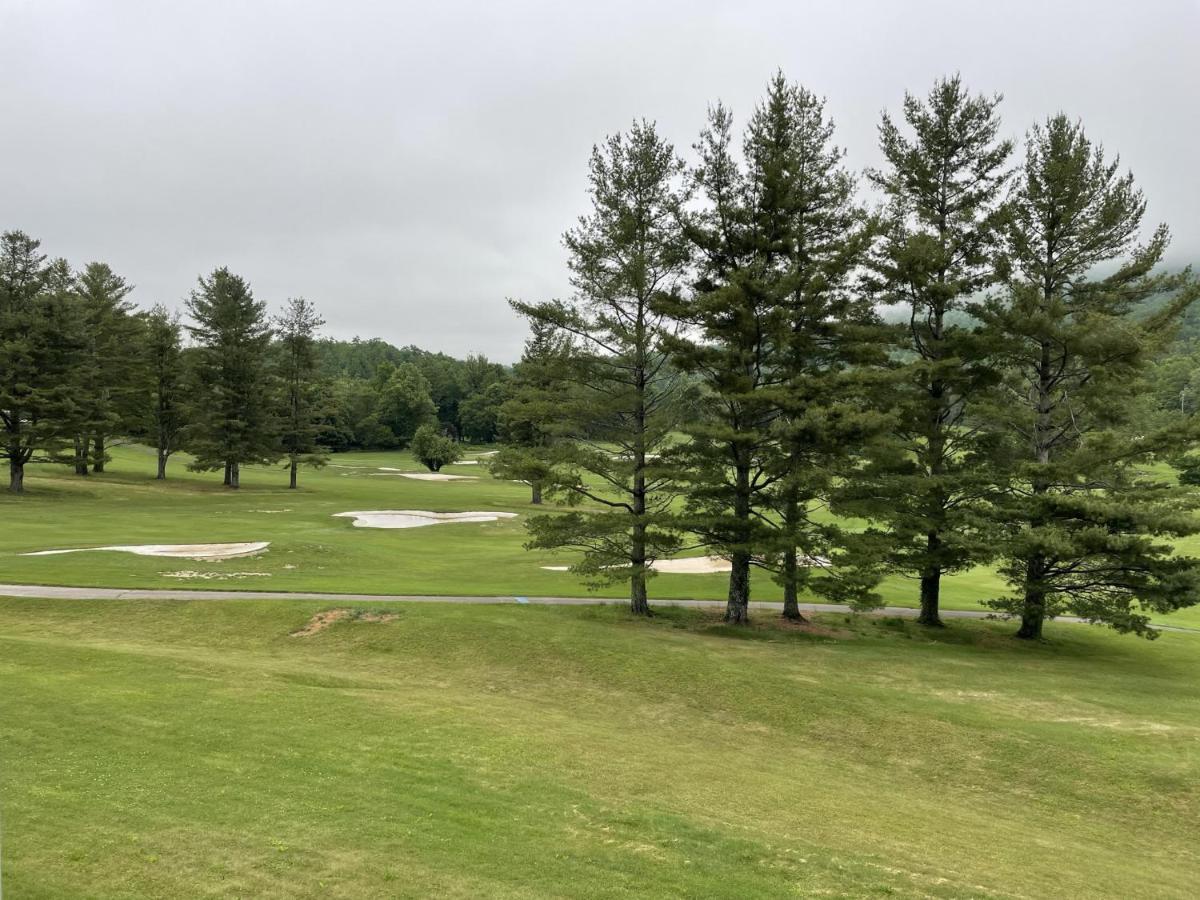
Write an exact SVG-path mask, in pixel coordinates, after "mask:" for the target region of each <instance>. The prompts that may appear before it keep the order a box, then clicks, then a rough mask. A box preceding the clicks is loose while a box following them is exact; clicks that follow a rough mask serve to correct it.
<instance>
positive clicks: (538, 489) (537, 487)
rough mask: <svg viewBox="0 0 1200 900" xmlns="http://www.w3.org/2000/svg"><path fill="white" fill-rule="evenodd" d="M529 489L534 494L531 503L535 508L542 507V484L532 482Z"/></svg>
mask: <svg viewBox="0 0 1200 900" xmlns="http://www.w3.org/2000/svg"><path fill="white" fill-rule="evenodd" d="M529 488H530V490H531V491H532V493H533V497H532V499H530V501H529V502H530V503H532V504H533V505H534V506H541V505H542V483H541V482H540V481H533V482H530V484H529Z"/></svg>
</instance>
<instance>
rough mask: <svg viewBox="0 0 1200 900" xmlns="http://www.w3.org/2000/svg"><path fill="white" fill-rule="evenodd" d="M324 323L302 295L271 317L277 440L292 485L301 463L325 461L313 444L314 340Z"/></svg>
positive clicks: (316, 406)
mask: <svg viewBox="0 0 1200 900" xmlns="http://www.w3.org/2000/svg"><path fill="white" fill-rule="evenodd" d="M324 324H325V320H324V319H322V318H321V317H320V316H319V315H318V314H317V310H316V307H315V306H313V304H312V303H311V302H310V301H308V300H306V299H304V298H303V297H295V298H292V299H291V300H288V304H287V307H286V309H285V310H284V313H283V315H282V316H280V317H279V318H277V319H276V320H275V330H276V334H277V336H278V341H279V356H280V364H279V377H280V380H281V381H282V385H283V414H282V416H281V420H282V426H281V430H280V442H281V445H282V447H283V451H284V453H285V454H286V456H287V466H288V487H289V488H293V489H294V488H295V487H296V484H297V470H298V469H299V467H300V464H301V463H304V464H306V465H310V466H323V465H324V464H325V454H324V452H323V451H322V449H321V447H320V446H319V445H318V444H317V435H318V433H319V431H320V422H321V416H322V409H321V405H322V404H321V385H320V383H319V380H318V375H319V371H320V359H319V357H318V353H317V344H316V335H317V329H318V328H320V327H321V326H322V325H324Z"/></svg>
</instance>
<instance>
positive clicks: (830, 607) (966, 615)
mask: <svg viewBox="0 0 1200 900" xmlns="http://www.w3.org/2000/svg"><path fill="white" fill-rule="evenodd" d="M0 597H36V598H41V599H45V600H323V601H328V602H330V603H464V604H481V605H482V604H497V603H501V604H509V603H512V604H521V605H524V604H528V605H533V606H604V605H610V606H618V605H621V604H623V603H624V602H625V601H623V600H620V599H617V598H613V597H518V596H495V597H485V596H465V595H464V596H456V595H448V596H441V595H429V594H325V593H318V592H304V591H206V590H132V589H126V588H90V587H62V586H57V585H40V584H0ZM651 606H686V607H691V608H694V609H722V608H724V606H725V601H724V600H655V601H653V602H652V603H651ZM750 608H751V609H756V610H766V611H774V612H778V611H780V610H781V609H782V608H783V604H782V603H768V602H763V601H751V603H750ZM800 609H801V611H803V612H824V613H844V612H851V610H850V608H849V607H847V606H839V605H837V604H835V603H801V604H800ZM865 615H877V616H904V617H906V618H915V617H916V615H917V610H916V609H913V608H911V607H908V606H884V607H881V608H879V609H875V610H871V611H870V612H869V613H865ZM941 615H942V618H944V619H988V618H1007V617H1004V616H1000V615H999V614H998V613H990V612H985V611H982V610H975V609H944V610H942V612H941ZM1055 621H1058V622H1076V623H1084V622H1086V620H1085V619H1080V618H1077V617H1075V616H1059V617H1058V618H1057V619H1056V620H1055ZM1154 627H1156V628H1160V629H1162V630H1163V631H1185V632H1193V633H1200V630H1198V629H1195V628H1187V627H1184V626H1181V625H1155V626H1154Z"/></svg>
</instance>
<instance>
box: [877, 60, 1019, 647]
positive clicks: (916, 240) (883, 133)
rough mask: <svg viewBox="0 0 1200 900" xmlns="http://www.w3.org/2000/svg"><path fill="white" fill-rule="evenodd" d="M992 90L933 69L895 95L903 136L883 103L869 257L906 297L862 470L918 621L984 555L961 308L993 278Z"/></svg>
mask: <svg viewBox="0 0 1200 900" xmlns="http://www.w3.org/2000/svg"><path fill="white" fill-rule="evenodd" d="M1000 100H1001V98H1000V97H999V96H995V97H985V96H971V94H970V93H969V92H968V91H967V89H966V87H965V86H964V85H963V84H962V82H961V80H960V79H959V78H958V77H957V76H955V77H953V78H948V79H943V80H941V81H938V82H937V83H936V84H935V85H934V87H933V89H932V90H931V91H930V93H929V96H928V97H927V98H925V99H924V100H922V99H920V98H918V97H915V96H913V95H911V94H909V95H907V96H906V97H905V100H904V122H905V124H906V125H907V129H908V132H909V133H910V134H909V135H906V134H905V133H904V132H903V131H902V129H901V127H900V126H899V125H897V124H896V123H895V122H893V121H892V119H891V118H890V117H889V116H887V115H886V114H885V115H884V117H883V121H882V123H881V125H880V128H879V136H880V148H881V149H882V151H883V155H884V158H885V160H886V166H885V168H884V169H883V170H881V171H877V172H873V173H871V179H872V181H873V182H874V183H875V184H876V185H877V186H878V187H879V188H881V189H882V190H883V192H884V193H885V194H886V196H887V197H888V199H889V201H890V206H891V208H890V212H891V218H892V222H891V228H890V229H889V233H888V234H887V236H886V239H885V240H884V243H883V247H882V249H881V252H880V253H879V256H878V258H877V260H876V267H877V272H878V287H879V288H880V290H881V295H882V298H883V299H884V300H887V301H891V302H894V303H897V304H901V305H902V306H903V307H905V308H906V309H907V313H908V316H907V317H908V323H907V325H906V326H903V327H901V328H900V329H898V331H899V334H898V335H897V341H898V344H897V349H898V350H899V351H900V352H899V354H898V358H899V359H900V360H901V363H902V364H901V365H899V366H898V367H897V369H896V381H895V386H894V387H895V390H894V393H893V394H892V396H891V398H890V399H891V402H892V403H893V404H894V405H895V412H896V417H897V422H896V428H895V438H896V440H895V441H892V442H890V443H889V444H884V445H880V446H879V447H877V448H876V449H877V450H878V451H879V452H877V454H876V455H875V457H874V460H873V465H872V466H871V467H870V468H869V469H868V470H867V471H865V472H863V473H862V481H861V483H860V491H859V493H860V498H869V502H867V503H865V504H864V505H863V507H862V511H863V512H864V514H866V515H869V516H871V517H873V518H876V519H882V520H883V521H884V522H886V523H887V525H888V529H889V535H888V536H889V538H890V539H891V542H892V545H893V549H892V551H891V553H890V562H891V565H892V566H893V568H894V569H897V570H899V571H901V572H907V573H911V574H912V575H914V576H916V577H918V578H919V579H920V585H921V588H920V602H921V611H920V616H919V621H920V622H922V623H923V624H926V625H940V624H941V619H940V617H939V602H940V594H941V579H942V575H943V574H946V573H949V572H955V571H961V570H963V569H966V568H969V567H971V566H973V565H976V564H977V563H978V562H980V561H982V560H984V559H985V558H986V557H987V555H988V553H989V546H990V542H989V540H988V535H987V528H986V521H987V520H986V518H985V517H983V516H982V515H981V504H982V503H983V501H984V498H985V497H986V496H987V494H988V490H989V486H988V464H987V459H988V456H987V447H986V444H987V435H988V432H987V431H986V429H984V428H983V427H982V426H983V424H984V422H983V419H982V417H973V416H972V404H973V403H974V402H975V401H976V399H977V398H981V397H982V396H983V395H984V394H986V391H987V390H988V389H989V388H990V387H991V386H993V385H994V384H995V381H996V378H997V376H996V373H995V370H994V368H993V367H992V366H991V365H990V364H989V362H988V359H989V357H988V355H987V353H986V352H985V349H984V348H983V347H982V346H981V344H980V339H979V335H978V329H977V326H976V324H975V323H974V322H973V321H970V320H968V321H967V322H965V323H964V322H962V318H963V317H962V316H961V311H964V310H966V311H970V310H971V309H972V308H973V303H974V300H973V298H975V296H976V295H977V294H978V293H979V292H980V291H982V290H984V289H985V288H987V287H988V286H989V285H991V284H993V283H994V279H995V246H996V239H995V235H996V225H997V221H998V210H999V208H1000V206H1001V201H1002V192H1003V188H1004V185H1005V183H1006V181H1007V179H1008V177H1009V176H1008V172H1007V169H1006V162H1007V160H1008V159H1009V156H1010V155H1011V152H1012V143H1011V142H1010V141H1007V140H1001V139H999V138H998V137H997V134H998V131H999V128H1000V120H999V117H998V115H997V112H996V109H997V107H998V105H999V103H1000Z"/></svg>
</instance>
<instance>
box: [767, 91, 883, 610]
mask: <svg viewBox="0 0 1200 900" xmlns="http://www.w3.org/2000/svg"><path fill="white" fill-rule="evenodd" d="M833 130H834V129H833V123H832V122H831V121H829V120H828V119H827V118H826V116H825V112H824V101H823V100H821V99H820V98H818V97H817V96H816V95H815V94H813V93H812V92H811V91H808V90H806V89H805V88H803V87H801V86H799V85H795V84H789V83H788V82H787V80H786V79H785V78H784V76H783V74H782V73H777V74H776V76H775V78H774V79H773V80H772V82H771V84H770V86H769V89H768V92H767V97H766V100H765V102H764V103H763V104H762V106H761V107H760V109H759V110H758V111H757V113H756V114H755V116H754V118H753V119H752V120H751V122H750V126H749V129H748V134H747V141H746V143H747V150H746V153H745V156H746V159H747V162H748V165H749V171H748V183H749V185H750V186H751V188H750V190H749V191H748V194H747V209H748V216H749V226H750V227H749V229H748V231H747V239H748V242H749V244H750V247H751V249H752V252H753V254H754V257H755V259H756V261H757V263H756V264H757V265H759V266H760V273H761V274H760V281H761V284H762V287H763V289H764V290H765V291H767V292H769V293H770V294H771V295H772V296H773V298H774V300H773V303H777V304H778V305H779V306H780V307H781V308H782V309H783V311H784V312H783V317H782V320H781V324H782V326H783V332H782V333H781V334H780V336H779V337H778V340H777V342H776V344H777V348H776V353H777V354H778V359H777V360H776V361H775V362H774V363H772V365H774V366H777V367H778V368H779V370H780V375H781V377H780V379H779V383H778V385H777V386H776V388H775V390H774V392H773V399H774V403H775V405H776V407H777V411H778V418H777V419H776V421H775V428H774V433H775V436H776V439H777V441H778V447H777V448H776V450H775V454H776V460H777V464H778V470H777V471H776V472H774V473H772V474H773V475H775V476H777V480H776V481H775V483H774V484H773V485H772V486H771V488H770V489H769V490H768V491H766V492H765V493H764V505H765V506H767V507H768V508H769V509H770V510H771V511H772V512H773V513H774V515H768V516H764V517H761V520H760V524H761V525H762V526H763V527H764V528H765V529H767V530H770V531H772V532H773V535H772V536H771V537H770V538H768V539H767V543H765V544H764V546H763V547H762V551H761V552H760V553H757V554H756V559H758V560H759V564H760V565H762V566H764V567H766V568H768V569H770V570H772V571H774V572H775V573H776V579H777V580H778V581H779V582H780V584H781V586H782V588H783V599H784V608H783V615H784V617H786V618H790V619H800V618H801V615H800V609H799V593H800V591H801V589H802V588H803V587H805V586H811V587H812V588H814V589H815V590H817V591H818V592H820V593H825V594H833V595H835V596H836V599H839V600H846V599H850V598H851V597H853V596H854V595H855V592H856V591H857V592H860V593H861V589H862V586H863V584H864V582H863V581H862V578H863V576H864V575H865V574H866V572H865V570H864V569H863V567H862V566H857V567H856V566H853V565H851V559H850V557H849V556H848V555H847V554H846V553H845V552H844V547H845V545H846V544H847V542H848V540H849V536H848V535H847V534H846V533H845V531H844V530H843V529H841V528H840V527H838V526H837V525H836V524H835V523H834V522H831V521H830V518H829V517H828V516H826V515H824V513H826V512H827V510H828V508H829V506H830V504H831V503H832V502H833V499H834V494H835V491H836V488H837V486H838V484H839V483H840V480H841V479H842V478H845V477H846V476H847V475H848V473H849V469H850V467H851V466H852V465H853V463H854V454H853V452H852V451H853V450H854V449H855V448H856V447H857V446H858V445H859V444H861V443H862V442H863V441H864V440H865V439H866V437H867V436H868V435H870V434H872V433H873V432H875V431H877V430H878V429H879V428H880V427H881V425H882V421H881V417H880V416H879V414H878V413H876V412H874V411H873V410H872V409H871V403H870V402H869V398H870V394H871V392H870V390H869V389H868V386H869V385H871V380H872V376H873V375H874V373H875V369H874V368H873V367H872V366H871V365H869V364H870V363H879V362H881V361H882V356H881V354H880V352H879V349H878V347H877V342H878V339H879V329H878V327H877V326H878V322H877V317H876V315H875V312H874V308H873V305H872V303H871V300H870V297H869V296H868V295H867V294H866V293H865V292H863V291H862V290H861V289H860V287H859V285H858V284H857V277H856V273H857V270H858V269H859V268H860V267H861V266H862V264H863V263H864V261H865V258H866V253H867V250H868V249H869V246H870V240H871V238H872V235H873V226H872V224H871V223H870V222H868V220H867V217H866V216H865V214H864V213H863V211H862V210H861V208H859V207H858V206H857V205H856V203H855V199H854V195H855V183H854V179H853V177H852V176H851V175H850V173H849V172H848V171H846V169H845V168H844V166H843V165H842V158H843V151H842V150H841V149H839V148H838V147H836V146H835V145H834V144H833ZM835 556H839V557H840V558H839V559H838V562H839V563H840V565H838V566H837V567H835V568H831V567H830V566H829V565H828V564H827V563H828V562H829V561H831V559H832V558H833V557H835ZM834 572H836V573H837V574H836V577H834ZM814 573H819V575H818V577H814ZM870 583H871V579H870V578H868V579H867V581H866V582H865V584H870Z"/></svg>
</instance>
